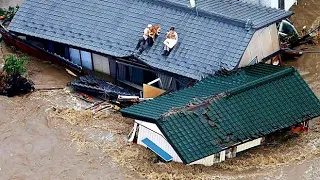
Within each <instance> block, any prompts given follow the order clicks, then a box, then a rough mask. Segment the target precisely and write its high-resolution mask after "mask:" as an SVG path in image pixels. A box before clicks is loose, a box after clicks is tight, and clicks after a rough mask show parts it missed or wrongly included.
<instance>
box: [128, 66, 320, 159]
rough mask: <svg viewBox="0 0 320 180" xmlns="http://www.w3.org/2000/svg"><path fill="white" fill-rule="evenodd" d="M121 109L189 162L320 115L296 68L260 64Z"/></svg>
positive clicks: (318, 103) (315, 100)
mask: <svg viewBox="0 0 320 180" xmlns="http://www.w3.org/2000/svg"><path fill="white" fill-rule="evenodd" d="M222 74H223V75H219V76H218V75H217V76H215V77H211V78H207V79H205V80H204V81H202V82H199V83H197V84H196V85H195V86H193V87H190V88H187V89H184V90H182V91H178V92H175V93H172V94H168V95H164V96H161V97H159V98H155V99H154V100H150V101H147V102H144V103H141V104H138V105H136V106H132V107H130V108H127V109H124V110H122V114H123V115H124V116H126V117H131V118H135V119H139V120H145V121H153V122H155V123H156V124H157V125H158V127H159V128H160V130H161V132H162V133H163V134H164V136H166V138H167V140H168V141H169V143H170V144H171V145H172V147H173V148H174V149H175V151H176V152H177V153H178V155H179V156H180V158H181V159H182V160H183V161H184V162H185V163H187V164H188V163H191V162H193V161H196V160H198V159H201V158H203V157H206V156H209V155H211V154H214V153H217V152H219V151H221V150H223V149H226V148H227V147H230V146H232V145H234V144H237V143H242V142H245V141H248V140H252V139H255V138H258V137H262V136H264V135H267V134H270V133H272V132H275V131H277V130H280V129H283V128H287V127H291V126H292V125H295V124H297V123H300V122H303V121H306V120H310V119H313V118H314V117H317V116H320V101H319V99H318V98H317V97H316V96H315V95H314V94H313V92H312V91H311V89H310V88H309V86H308V85H307V84H306V83H305V82H304V80H303V79H302V78H301V76H300V75H299V73H298V72H297V71H296V70H295V69H294V68H292V67H278V66H272V65H267V64H257V65H253V66H249V67H245V68H242V69H240V70H239V71H237V72H231V73H228V74H226V73H222Z"/></svg>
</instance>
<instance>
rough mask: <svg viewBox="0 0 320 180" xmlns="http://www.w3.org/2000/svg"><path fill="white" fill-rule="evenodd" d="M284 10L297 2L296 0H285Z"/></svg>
mask: <svg viewBox="0 0 320 180" xmlns="http://www.w3.org/2000/svg"><path fill="white" fill-rule="evenodd" d="M285 1H286V2H285V10H287V11H288V10H289V9H290V8H291V6H292V5H294V4H297V2H298V0H285Z"/></svg>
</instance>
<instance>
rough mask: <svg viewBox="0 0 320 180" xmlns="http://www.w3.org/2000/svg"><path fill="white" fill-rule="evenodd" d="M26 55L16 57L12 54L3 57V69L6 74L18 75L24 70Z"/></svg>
mask: <svg viewBox="0 0 320 180" xmlns="http://www.w3.org/2000/svg"><path fill="white" fill-rule="evenodd" d="M27 61H28V57H22V58H17V57H16V56H14V55H9V56H7V57H6V59H5V63H4V67H3V70H4V71H5V72H6V75H7V76H9V77H10V76H20V75H22V74H23V73H25V72H26V67H25V64H26V62H27Z"/></svg>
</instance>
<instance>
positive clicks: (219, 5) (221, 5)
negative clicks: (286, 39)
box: [170, 0, 293, 29]
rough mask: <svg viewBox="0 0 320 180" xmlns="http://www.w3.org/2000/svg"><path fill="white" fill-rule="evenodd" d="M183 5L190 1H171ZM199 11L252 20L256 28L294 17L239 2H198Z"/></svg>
mask: <svg viewBox="0 0 320 180" xmlns="http://www.w3.org/2000/svg"><path fill="white" fill-rule="evenodd" d="M170 1H173V2H177V3H179V4H181V5H183V4H187V3H188V2H189V0H170ZM196 6H197V8H198V9H202V10H205V11H208V12H214V13H216V14H220V15H223V16H225V17H228V18H230V19H237V20H240V21H247V20H248V19H250V20H251V21H252V23H253V27H254V28H257V29H259V28H261V27H265V26H267V25H269V24H272V23H274V22H275V20H279V19H283V18H286V17H288V16H289V15H292V14H293V13H292V12H291V11H285V10H279V9H275V8H269V7H264V6H260V5H255V4H252V3H246V2H243V1H239V0H215V1H208V0H196Z"/></svg>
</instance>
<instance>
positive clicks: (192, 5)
mask: <svg viewBox="0 0 320 180" xmlns="http://www.w3.org/2000/svg"><path fill="white" fill-rule="evenodd" d="M190 7H191V8H194V7H196V0H190Z"/></svg>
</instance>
